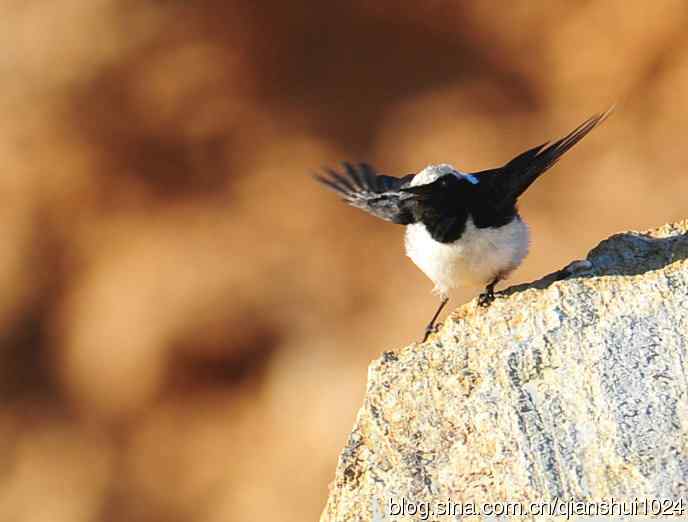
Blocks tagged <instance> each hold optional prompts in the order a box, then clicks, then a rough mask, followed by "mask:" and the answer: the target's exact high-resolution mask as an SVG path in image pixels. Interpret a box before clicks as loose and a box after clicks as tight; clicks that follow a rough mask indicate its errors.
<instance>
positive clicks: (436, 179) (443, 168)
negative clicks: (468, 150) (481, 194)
mask: <svg viewBox="0 0 688 522" xmlns="http://www.w3.org/2000/svg"><path fill="white" fill-rule="evenodd" d="M477 184H478V178H476V177H475V176H473V175H472V174H467V173H465V172H461V171H460V170H458V169H455V168H454V167H452V166H451V165H447V164H442V165H430V166H429V167H426V168H425V169H423V170H422V171H420V172H419V173H418V174H416V176H415V177H414V178H413V180H412V181H411V183H410V185H409V186H408V187H406V188H403V189H402V190H403V191H404V192H410V193H411V194H416V195H418V196H424V197H432V198H444V197H451V195H452V194H454V193H455V192H456V191H457V190H460V189H461V187H466V186H470V185H477Z"/></svg>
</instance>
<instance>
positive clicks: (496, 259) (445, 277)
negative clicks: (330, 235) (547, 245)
mask: <svg viewBox="0 0 688 522" xmlns="http://www.w3.org/2000/svg"><path fill="white" fill-rule="evenodd" d="M612 110H613V107H612V108H610V109H609V110H607V111H606V112H603V113H598V114H595V115H593V116H591V117H590V118H588V119H587V120H585V121H584V122H583V123H582V124H580V125H579V126H578V127H576V128H575V129H574V130H572V131H571V132H570V133H569V134H567V135H566V136H564V137H563V138H561V139H558V140H555V141H547V142H545V143H543V144H541V145H538V146H536V147H533V148H530V149H528V150H526V151H525V152H523V153H521V154H519V155H517V156H516V157H514V158H513V159H511V160H510V161H508V162H507V163H506V164H504V165H503V166H501V167H497V168H493V169H488V170H482V171H478V172H464V171H461V170H459V169H457V168H455V167H454V166H452V165H449V164H446V163H444V164H438V165H429V166H427V167H426V168H424V169H422V170H421V171H420V172H418V173H415V174H409V175H407V176H403V177H399V178H397V177H394V176H388V175H385V174H381V173H379V172H378V171H377V170H375V169H374V168H373V167H372V166H371V165H369V164H367V163H358V164H356V165H354V164H352V163H349V162H343V163H342V168H343V170H336V169H332V168H324V169H323V170H322V172H321V173H319V174H315V179H316V180H317V181H318V182H320V183H322V184H323V185H325V186H326V187H327V188H329V189H332V190H334V191H335V192H336V193H337V194H338V195H339V196H340V197H341V199H342V200H343V201H344V202H346V203H348V204H349V205H351V206H353V207H355V208H358V209H361V210H363V211H365V212H368V213H369V214H372V215H373V216H376V217H378V218H380V219H383V220H385V221H389V222H391V223H395V224H398V225H404V226H406V232H405V238H404V244H405V249H406V255H407V256H408V257H410V258H411V260H412V261H413V262H414V263H415V264H416V266H417V267H418V268H419V269H420V270H421V271H422V272H423V273H425V275H426V276H427V277H428V278H429V279H430V280H431V281H432V282H433V283H434V285H435V286H434V288H433V293H435V294H437V295H438V296H439V298H440V304H439V307H438V308H437V311H436V312H435V314H434V315H433V316H432V319H431V320H430V322H429V323H428V325H427V326H426V328H425V333H424V337H423V341H422V342H425V341H427V339H428V337H429V335H430V334H431V333H432V332H433V331H435V322H436V321H437V318H438V317H439V315H440V313H441V312H442V309H443V308H444V307H445V305H446V304H447V302H448V301H449V293H450V291H451V290H452V289H454V288H457V287H459V286H481V287H484V291H483V292H482V293H481V294H480V295H479V296H478V305H479V306H481V307H488V306H490V304H491V303H492V302H493V301H494V299H495V291H494V290H495V286H496V285H497V284H498V283H499V282H500V281H502V280H503V279H505V278H507V277H508V276H509V274H511V273H512V272H513V271H514V270H515V269H516V268H517V267H518V266H519V265H520V264H521V262H522V261H523V259H524V258H525V257H526V255H527V254H528V250H529V244H530V232H529V229H528V225H527V224H526V223H525V222H524V220H523V218H522V217H521V215H520V214H519V212H518V208H517V202H518V198H519V197H520V196H521V195H522V194H523V193H524V192H525V191H526V190H527V189H528V188H529V187H530V186H531V185H532V184H533V182H534V181H535V180H537V179H538V177H540V176H541V175H542V174H543V173H545V172H546V171H548V170H549V169H550V168H552V167H553V166H554V165H555V164H556V163H557V161H559V159H560V158H561V157H562V156H563V155H564V154H565V153H566V152H567V151H569V150H570V149H571V148H572V147H573V146H574V145H575V144H576V143H578V142H579V141H580V140H581V139H583V138H584V137H585V136H586V135H587V134H588V133H589V132H590V131H591V130H593V129H594V128H595V127H597V126H598V125H599V124H600V123H602V122H603V121H604V120H605V119H607V117H608V116H609V114H610V113H611V111H612Z"/></svg>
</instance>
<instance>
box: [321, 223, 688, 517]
mask: <svg viewBox="0 0 688 522" xmlns="http://www.w3.org/2000/svg"><path fill="white" fill-rule="evenodd" d="M687 258H688V220H686V221H682V222H680V223H676V224H673V225H666V226H663V227H661V228H659V229H657V230H654V231H650V232H646V233H638V232H629V233H625V234H618V235H615V236H612V237H611V238H609V239H607V240H605V241H603V242H602V243H600V244H599V245H598V246H597V247H596V248H595V249H593V250H592V251H591V252H590V253H589V254H588V257H587V262H586V261H581V262H574V263H573V264H571V265H569V267H567V269H565V270H563V271H560V272H558V273H557V274H552V275H550V276H547V277H545V278H543V279H542V280H540V281H537V282H534V283H531V284H526V285H520V286H517V287H512V288H510V289H508V290H506V291H505V292H503V293H502V296H501V298H498V299H497V300H496V301H495V302H494V303H493V304H492V306H491V307H489V308H488V309H483V308H479V307H477V306H476V301H475V300H474V301H472V302H470V303H468V304H466V305H464V306H462V307H460V308H459V309H458V310H456V311H455V312H454V313H453V314H452V316H451V317H450V318H449V319H447V321H446V322H445V324H444V325H443V327H442V328H441V329H440V331H439V332H438V333H437V334H436V335H434V336H431V337H430V339H429V340H428V342H426V343H424V344H412V345H410V346H408V347H406V348H404V349H402V350H401V351H399V352H398V353H394V352H386V353H384V354H383V355H382V357H380V358H379V359H377V360H376V361H374V362H373V363H372V364H371V365H370V368H369V370H368V386H367V391H366V396H365V401H364V404H363V407H362V408H361V409H360V411H359V413H358V417H357V420H356V424H355V426H354V428H353V431H352V433H351V435H350V437H349V440H348V443H347V445H346V447H345V448H344V450H343V451H342V453H341V456H340V458H339V463H338V466H337V471H336V477H335V480H334V482H333V484H332V485H331V491H330V497H329V499H328V502H327V505H326V507H325V510H324V512H323V514H322V517H321V521H322V522H325V521H328V522H335V521H336V522H343V521H354V520H356V521H360V520H374V521H375V522H378V521H379V522H381V521H386V520H419V519H424V520H428V519H429V520H432V519H437V520H458V519H460V518H461V517H460V516H458V515H457V513H458V511H459V510H460V509H461V508H462V505H461V504H460V503H465V505H464V506H463V509H464V515H465V514H467V510H470V509H472V507H475V509H480V506H481V504H482V503H484V502H504V501H508V502H520V503H522V506H523V507H524V509H526V508H529V507H530V506H529V504H530V503H531V502H535V503H540V502H542V501H543V500H550V501H551V500H553V499H555V498H559V499H561V500H567V501H568V500H571V499H573V500H581V501H591V502H592V501H602V500H607V501H610V500H611V499H612V497H614V498H615V499H625V500H630V499H633V498H634V497H638V498H639V499H667V498H671V499H683V500H684V503H683V506H684V508H685V510H686V511H688V507H687V506H686V504H685V499H687V498H688V306H687V303H688V261H687ZM449 499H450V500H451V502H452V503H453V505H452V506H451V507H453V510H454V512H455V515H456V516H454V517H444V518H443V517H441V516H439V513H438V512H437V511H436V512H435V516H434V517H433V516H429V515H427V516H425V517H424V516H423V511H424V510H425V511H427V508H435V509H438V510H441V509H443V508H446V507H447V506H445V505H444V504H442V503H447V501H448V500H449ZM390 501H391V502H394V505H392V504H390ZM403 502H406V503H412V504H407V505H406V508H405V511H404V513H405V514H406V517H404V516H392V515H393V514H395V513H396V512H398V511H399V510H400V509H401V508H400V507H399V506H401V505H402V504H403ZM469 503H471V504H469ZM473 503H474V504H473ZM648 505H652V504H648ZM569 506H570V505H569ZM641 507H642V506H641ZM390 509H392V510H393V511H394V512H393V513H390ZM414 509H416V510H418V512H417V513H416V514H415V516H409V515H410V514H411V515H412V514H413V513H412V512H413V510H414ZM498 509H499V508H498ZM513 509H519V508H518V506H516V507H514V508H513ZM544 509H548V508H547V507H546V506H545V507H544ZM558 509H560V510H561V509H566V507H564V508H561V505H560V506H559V508H558ZM557 513H561V512H560V511H558V512H557ZM474 519H475V520H480V517H476V518H474ZM515 519H524V520H531V518H528V517H523V518H519V517H516V518H515ZM533 519H535V518H533ZM684 519H685V518H684ZM537 520H542V518H539V517H538V518H537Z"/></svg>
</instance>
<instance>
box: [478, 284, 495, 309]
mask: <svg viewBox="0 0 688 522" xmlns="http://www.w3.org/2000/svg"><path fill="white" fill-rule="evenodd" d="M499 279H500V278H499V277H495V278H494V279H493V280H492V281H491V282H490V284H489V285H487V286H486V287H485V291H484V292H483V293H482V294H480V295H479V296H478V306H482V307H483V308H487V307H488V306H490V305H491V304H492V301H494V300H495V295H494V287H495V285H496V284H497V283H499Z"/></svg>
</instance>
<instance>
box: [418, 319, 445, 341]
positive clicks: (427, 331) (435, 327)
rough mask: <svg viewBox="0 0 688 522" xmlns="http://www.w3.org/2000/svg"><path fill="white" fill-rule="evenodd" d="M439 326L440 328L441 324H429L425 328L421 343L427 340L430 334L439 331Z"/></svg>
mask: <svg viewBox="0 0 688 522" xmlns="http://www.w3.org/2000/svg"><path fill="white" fill-rule="evenodd" d="M440 326H442V323H436V324H429V325H427V326H426V327H425V334H424V335H423V341H422V342H425V341H427V340H428V337H430V334H434V333H437V332H438V331H439V329H440Z"/></svg>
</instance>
